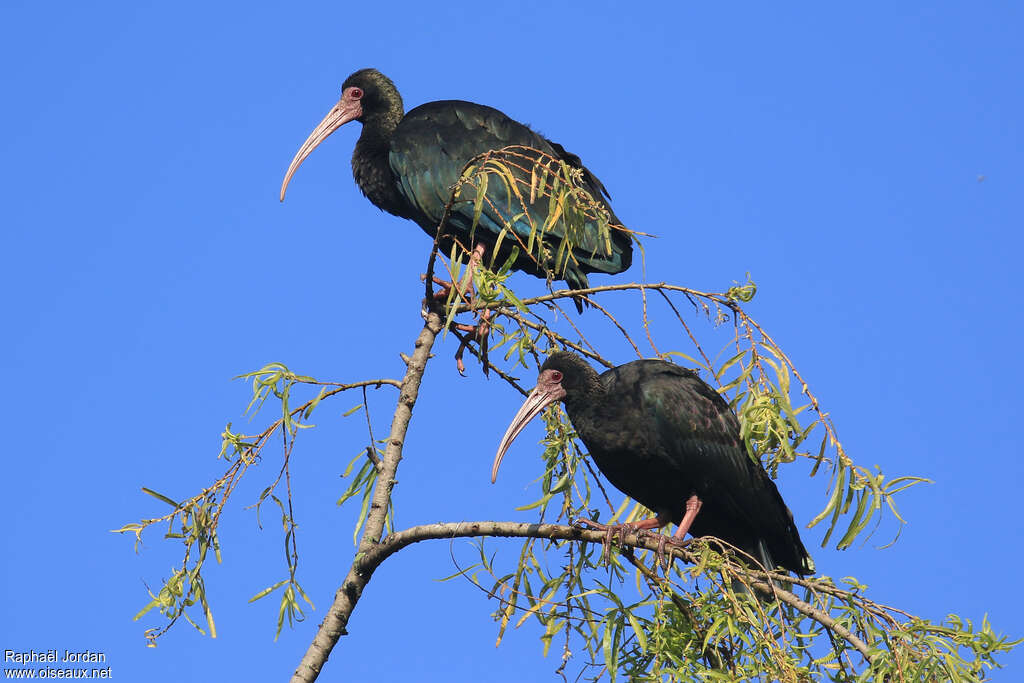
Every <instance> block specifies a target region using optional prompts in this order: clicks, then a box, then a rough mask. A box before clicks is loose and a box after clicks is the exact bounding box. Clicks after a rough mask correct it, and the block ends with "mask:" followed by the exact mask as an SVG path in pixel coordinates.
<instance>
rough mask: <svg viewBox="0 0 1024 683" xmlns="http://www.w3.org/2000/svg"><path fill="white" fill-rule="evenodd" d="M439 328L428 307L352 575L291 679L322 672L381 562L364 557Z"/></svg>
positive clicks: (380, 525)
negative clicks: (370, 561) (374, 561)
mask: <svg viewBox="0 0 1024 683" xmlns="http://www.w3.org/2000/svg"><path fill="white" fill-rule="evenodd" d="M440 331H441V318H440V317H439V316H438V315H437V314H436V313H428V314H427V319H426V323H425V324H424V325H423V329H422V330H421V331H420V334H419V337H418V338H417V339H416V348H415V351H414V352H413V354H412V357H411V358H410V359H409V363H408V367H407V369H406V372H405V377H404V378H403V379H402V383H401V393H400V394H399V397H398V404H397V406H396V407H395V416H394V419H393V421H392V422H391V433H390V434H389V435H388V441H387V446H386V448H385V449H384V457H383V458H382V459H381V460H382V467H381V469H380V471H379V473H378V475H377V483H376V485H375V487H374V491H373V498H372V501H371V504H370V511H369V513H368V514H367V516H366V525H365V526H364V527H363V535H362V538H361V539H360V540H359V550H358V551H357V553H356V558H355V561H354V562H353V563H352V567H351V568H350V569H349V572H348V576H346V577H345V580H344V581H343V582H342V584H341V588H339V589H338V592H337V593H335V595H334V603H333V604H332V605H331V607H330V608H329V609H328V610H327V616H326V617H325V618H324V620H323V622H321V624H320V628H319V629H318V630H317V633H316V636H315V637H314V638H313V642H312V643H311V644H310V646H309V649H308V650H307V651H306V654H305V655H304V656H303V657H302V661H301V662H300V663H299V666H298V668H297V669H296V670H295V673H294V674H293V675H292V682H293V683H299V682H301V683H308V682H309V681H315V680H316V678H317V676H319V675H320V670H321V668H323V665H324V663H325V662H326V661H327V657H328V656H329V655H330V654H331V650H332V649H334V646H335V645H336V644H337V642H338V639H339V638H340V637H341V636H343V635H345V633H346V630H345V627H346V626H347V625H348V620H349V617H350V616H351V615H352V610H353V609H355V606H356V603H357V602H358V601H359V597H360V596H361V595H362V593H363V589H364V588H365V587H366V584H367V582H369V580H370V577H371V576H372V575H373V570H374V569H376V567H377V565H379V564H380V563H379V562H378V563H377V564H371V563H368V562H367V561H366V557H367V556H368V555H370V554H371V553H373V552H374V551H375V549H376V548H377V547H378V546H379V540H380V537H381V534H382V532H383V530H384V522H385V520H386V519H387V510H388V505H389V503H390V499H391V490H392V488H393V487H394V485H395V473H396V471H397V470H398V463H399V462H400V461H401V460H402V448H403V446H404V445H405V433H406V431H407V430H408V428H409V420H410V419H411V418H412V409H413V406H414V405H415V404H416V398H417V396H418V395H419V389H420V381H421V380H422V379H423V372H424V370H425V369H426V364H427V360H428V358H429V356H430V349H431V348H432V347H433V345H434V340H435V339H436V338H437V334H438V332H440Z"/></svg>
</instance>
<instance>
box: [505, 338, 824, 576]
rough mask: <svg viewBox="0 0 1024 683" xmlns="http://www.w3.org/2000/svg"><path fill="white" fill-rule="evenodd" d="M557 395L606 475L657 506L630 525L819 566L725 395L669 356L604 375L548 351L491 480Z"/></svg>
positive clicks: (804, 567)
mask: <svg viewBox="0 0 1024 683" xmlns="http://www.w3.org/2000/svg"><path fill="white" fill-rule="evenodd" d="M555 401H562V402H563V403H564V404H565V410H566V412H567V413H568V415H569V419H570V420H571V421H572V425H573V427H574V428H575V430H576V432H577V434H579V437H580V439H581V440H582V441H583V443H584V444H585V445H586V447H587V449H588V450H589V451H590V456H591V457H592V458H593V459H594V462H596V463H597V466H598V468H599V469H600V470H601V472H602V473H604V475H605V476H606V477H608V480H609V481H610V482H611V483H612V484H614V485H615V487H616V488H618V489H620V490H621V491H622V492H623V493H625V494H626V495H628V496H630V497H631V498H633V499H634V500H637V501H639V502H640V503H642V504H643V505H644V506H646V507H647V508H648V509H650V510H652V511H653V512H654V513H655V514H656V515H657V516H656V517H654V518H653V519H645V520H640V521H638V522H634V523H633V524H632V525H631V526H632V527H633V528H635V529H654V528H658V527H662V526H665V525H666V524H668V523H669V522H674V523H675V524H678V525H679V527H678V528H677V529H676V532H675V534H674V538H676V539H682V537H683V536H684V535H685V534H686V533H687V531H689V532H690V533H691V534H692V535H693V536H695V537H697V536H715V537H717V538H720V539H722V540H723V541H726V542H728V543H730V544H732V545H733V546H735V547H736V548H738V549H739V550H741V551H743V552H744V553H745V554H746V555H748V556H749V557H750V558H753V559H754V560H755V561H756V562H758V563H759V564H761V565H763V566H764V567H765V568H767V569H774V568H775V567H779V566H781V567H784V568H785V569H788V570H790V571H792V572H794V573H796V574H800V575H805V574H813V573H814V563H813V561H812V560H811V558H810V556H808V554H807V551H806V550H805V549H804V545H803V543H802V542H801V541H800V534H799V533H798V532H797V529H796V526H795V525H794V523H793V514H792V513H791V512H790V511H789V508H787V507H786V504H785V503H784V502H783V500H782V496H781V495H779V490H778V488H776V486H775V482H773V481H772V480H771V477H769V476H768V473H767V472H765V471H764V469H763V468H762V467H761V466H760V465H759V464H757V463H755V462H754V461H753V460H751V459H750V458H749V457H748V456H747V453H746V450H745V449H744V447H743V444H742V442H741V441H740V425H739V421H738V420H737V419H736V415H735V414H734V413H733V412H732V410H731V409H730V408H729V404H728V403H726V402H725V400H724V399H723V398H722V397H721V395H719V393H718V392H717V391H715V390H714V389H712V388H711V387H710V386H708V385H707V384H706V383H704V382H703V381H702V380H701V379H700V377H698V376H697V374H696V373H695V372H693V371H691V370H687V369H685V368H681V367H679V366H677V365H673V364H672V363H668V362H665V361H661V360H637V361H633V362H632V363H626V364H625V365H620V366H619V367H617V368H613V369H611V370H608V371H607V372H604V373H602V374H600V375H598V374H597V371H595V370H594V369H593V368H592V367H591V366H590V365H589V364H588V363H586V362H585V361H584V360H583V359H581V358H580V357H579V356H577V355H575V354H572V353H567V352H564V351H560V352H557V353H554V354H552V355H551V356H550V357H549V358H548V359H547V361H545V363H544V364H543V365H542V366H541V369H540V377H539V378H538V379H537V388H536V389H534V390H533V392H532V393H530V395H529V397H528V398H527V399H526V401H525V402H524V403H523V406H522V408H520V409H519V412H518V413H517V414H516V416H515V417H514V418H513V419H512V423H511V424H510V425H509V428H508V431H506V432H505V436H504V437H503V438H502V440H501V444H500V445H499V446H498V454H497V456H496V457H495V459H494V467H493V468H492V470H491V482H492V483H493V482H494V480H495V479H496V478H497V476H498V467H499V465H500V464H501V460H502V458H503V457H504V455H505V452H506V451H507V450H508V447H509V445H510V444H511V443H512V441H513V439H515V438H516V436H517V435H518V434H519V432H520V431H522V429H523V427H525V426H526V424H527V423H528V422H529V421H530V420H531V419H533V418H534V417H535V416H537V415H538V414H540V412H541V411H542V410H543V409H544V408H545V407H546V406H548V405H549V404H551V403H554V402H555ZM587 523H588V525H591V526H596V527H598V528H606V529H607V528H610V527H607V526H605V525H599V524H596V523H593V522H587Z"/></svg>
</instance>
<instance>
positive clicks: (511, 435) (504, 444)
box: [491, 351, 597, 484]
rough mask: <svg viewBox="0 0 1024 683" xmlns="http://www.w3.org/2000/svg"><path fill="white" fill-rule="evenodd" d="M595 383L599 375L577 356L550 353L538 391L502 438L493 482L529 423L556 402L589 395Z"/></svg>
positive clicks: (495, 458)
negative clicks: (507, 452) (507, 455)
mask: <svg viewBox="0 0 1024 683" xmlns="http://www.w3.org/2000/svg"><path fill="white" fill-rule="evenodd" d="M596 381H597V372H595V371H594V369H593V368H592V367H590V366H589V365H588V364H587V363H586V361H584V360H583V359H582V358H580V357H579V356H577V355H576V354H574V353H569V352H567V351H558V352H557V353H553V354H551V356H549V357H548V359H547V360H546V361H544V364H543V365H542V366H540V376H539V377H537V386H536V388H535V389H534V390H533V391H531V392H530V395H529V396H527V397H526V401H524V402H523V405H522V407H520V408H519V412H518V413H516V416H515V417H513V418H512V422H511V424H509V426H508V429H507V430H506V431H505V436H503V437H502V438H501V443H500V444H499V445H498V454H497V455H496V456H495V457H494V465H493V466H492V467H491V483H492V484H493V483H494V481H495V480H496V479H497V478H498V468H499V467H500V466H501V460H502V458H504V457H505V453H506V451H508V448H509V446H511V445H512V442H513V441H515V438H516V437H517V436H519V432H521V431H523V428H524V427H526V425H527V424H528V423H529V422H530V420H532V419H533V418H535V417H537V415H539V414H540V413H541V411H543V410H544V409H545V408H547V407H548V406H549V405H551V404H552V403H554V402H555V401H565V400H572V399H573V398H575V397H577V396H579V395H581V394H583V393H586V392H587V390H588V388H591V387H593V386H594V385H595V383H596Z"/></svg>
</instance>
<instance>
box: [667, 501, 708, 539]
mask: <svg viewBox="0 0 1024 683" xmlns="http://www.w3.org/2000/svg"><path fill="white" fill-rule="evenodd" d="M703 504H704V503H702V502H701V500H700V498H698V497H697V496H696V495H692V496H690V497H689V499H687V501H686V514H684V515H683V520H682V521H681V522H679V527H678V528H677V529H676V532H675V533H674V534H672V538H675V539H678V540H680V541H681V540H683V536H685V535H686V532H687V531H689V530H690V525H692V524H693V520H695V519H697V513H698V512H700V507H701V505H703Z"/></svg>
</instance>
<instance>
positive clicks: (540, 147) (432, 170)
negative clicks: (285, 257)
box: [281, 69, 632, 308]
mask: <svg viewBox="0 0 1024 683" xmlns="http://www.w3.org/2000/svg"><path fill="white" fill-rule="evenodd" d="M349 121H359V122H360V123H362V124H363V130H362V134H361V135H360V136H359V141H358V142H356V146H355V152H354V153H353V154H352V174H353V175H354V176H355V180H356V184H357V185H358V186H359V189H360V190H362V192H363V194H365V195H366V197H367V198H368V199H369V200H370V201H371V202H373V203H374V204H375V205H376V206H377V207H378V208H380V209H382V210H384V211H387V212H388V213H391V214H394V215H396V216H400V217H402V218H408V219H410V220H412V221H415V222H416V223H417V224H419V226H420V227H421V228H423V229H424V230H425V231H426V232H427V233H428V234H429V235H431V236H433V235H435V234H436V232H437V228H438V224H439V223H440V222H441V220H442V218H443V216H444V211H445V205H446V204H447V202H448V201H449V197H450V194H451V188H452V186H453V185H454V184H455V183H456V181H457V180H458V179H459V174H460V173H461V172H462V171H463V168H464V167H465V165H466V164H467V162H469V161H470V160H471V159H473V158H474V157H476V156H477V155H479V154H483V153H485V152H488V151H491V150H498V149H502V148H507V147H510V146H516V150H518V151H517V152H516V155H517V157H521V158H522V159H525V161H526V163H525V164H521V163H506V166H507V168H508V169H509V170H510V172H511V173H512V175H513V176H514V177H515V179H516V181H517V183H518V187H519V189H520V192H521V195H522V196H523V198H524V202H525V203H526V204H527V205H528V206H527V207H525V208H526V209H527V210H526V211H525V212H524V211H523V209H522V208H520V206H519V203H518V198H514V197H513V198H512V203H510V197H509V191H508V189H509V185H508V184H507V183H503V182H499V181H498V180H491V182H489V183H488V186H487V191H486V201H484V202H483V206H482V213H481V214H480V215H479V216H478V217H477V221H478V223H477V225H476V226H475V229H474V209H475V207H474V201H473V200H474V197H470V198H469V199H462V200H460V201H457V202H456V203H455V204H454V205H453V206H452V211H451V216H450V218H449V222H448V225H447V227H446V229H445V233H444V234H445V235H449V236H450V237H453V238H456V239H459V240H460V241H461V243H462V244H463V246H464V247H465V249H466V250H467V252H470V251H472V252H474V254H475V257H476V258H480V257H482V255H483V254H484V252H490V253H491V257H492V262H493V263H494V264H496V265H499V266H500V265H502V264H504V263H505V262H506V260H507V259H508V258H509V257H510V255H511V254H512V248H513V246H515V245H518V246H519V255H518V258H517V259H516V261H515V262H514V263H513V268H515V269H517V270H522V271H525V272H528V273H531V274H533V275H536V276H538V277H543V278H547V277H549V276H550V275H551V274H555V277H554V278H553V279H556V280H565V281H566V282H567V283H568V284H569V286H570V287H571V288H573V289H579V288H583V287H587V286H589V285H588V282H587V276H586V273H592V272H602V273H610V274H614V273H620V272H622V271H624V270H626V269H627V268H629V265H630V261H631V259H632V244H631V241H630V236H629V235H628V234H627V232H626V231H625V230H624V229H616V228H615V227H613V228H612V229H610V230H608V229H607V227H606V226H607V224H609V223H610V224H612V225H613V226H619V228H621V224H620V221H619V219H618V218H617V217H616V216H615V214H614V213H613V212H612V209H611V206H610V205H609V204H608V199H609V197H608V193H607V191H606V190H605V188H604V185H602V184H601V181H600V180H598V179H597V177H596V176H594V174H593V173H591V172H590V171H589V170H588V169H587V168H586V167H585V166H584V165H583V163H582V162H581V161H580V158H579V157H578V156H576V155H575V154H571V153H569V152H567V151H566V150H565V149H564V148H563V147H562V146H561V145H559V144H557V143H555V142H552V141H550V140H548V139H546V138H544V137H543V136H542V135H540V134H538V133H536V132H534V131H533V130H531V129H530V128H528V127H527V126H525V125H523V124H521V123H519V122H517V121H513V120H512V119H510V118H509V117H508V116H506V115H505V114H503V113H501V112H500V111H498V110H497V109H492V108H491V107H486V106H484V105H482V104H474V103H472V102H462V101H459V100H442V101H439V102H429V103H427V104H422V105H420V106H418V107H416V108H415V109H413V110H412V111H410V112H408V113H405V110H404V106H403V104H402V97H401V95H399V94H398V90H397V89H396V88H395V85H394V83H392V82H391V80H390V79H389V78H388V77H387V76H385V75H384V74H382V73H380V72H379V71H377V70H376V69H361V70H359V71H356V72H355V73H354V74H352V75H351V76H349V77H348V78H347V79H346V80H345V82H344V83H343V84H342V86H341V100H339V101H338V103H337V104H336V105H334V107H333V108H332V109H331V110H330V112H329V113H328V114H327V116H325V117H324V119H323V121H321V122H320V124H319V125H318V126H317V127H316V128H315V129H314V130H313V132H312V133H311V134H310V136H309V137H308V138H307V139H306V141H305V142H304V143H303V144H302V147H300V148H299V151H298V152H297V153H296V154H295V158H294V159H292V162H291V165H290V166H289V167H288V171H287V173H286V174H285V178H284V182H283V183H282V185H281V201H284V194H285V190H286V189H287V188H288V182H289V181H290V180H291V178H292V175H293V174H294V173H295V171H296V169H298V167H299V165H300V164H301V163H302V162H303V160H304V159H305V158H306V157H307V156H309V154H310V153H311V152H312V151H313V150H314V149H315V148H316V147H317V145H319V144H320V143H321V142H323V141H324V139H326V138H327V136H329V135H330V134H331V133H333V132H334V131H335V130H337V129H338V128H340V127H341V126H342V125H343V124H345V123H347V122H349ZM523 155H525V156H523ZM538 159H547V160H550V161H554V162H557V161H558V160H560V161H563V162H565V163H566V164H567V165H568V166H569V167H570V168H571V169H575V171H574V175H576V176H577V178H578V181H577V182H578V183H579V184H580V185H581V186H582V187H583V188H584V189H586V190H587V192H588V193H589V194H590V195H591V196H592V197H593V199H594V200H596V204H595V205H594V206H592V207H591V209H594V207H596V211H599V212H601V213H603V220H597V219H596V218H595V216H596V214H595V213H594V211H593V210H591V212H590V213H589V214H588V216H586V217H583V213H581V212H576V213H575V214H574V215H575V216H576V217H577V218H578V220H576V221H575V223H574V224H573V225H567V219H566V217H565V215H566V213H567V212H566V211H565V210H564V208H565V207H562V208H556V207H554V206H553V203H552V202H550V201H549V199H550V198H549V197H547V196H542V195H541V194H540V193H535V194H536V196H534V197H533V198H531V197H530V188H531V183H532V184H533V185H536V184H537V177H536V176H537V175H541V172H540V171H537V172H535V173H533V174H532V175H531V169H533V168H535V167H534V166H533V163H534V162H536V161H537V160H538ZM503 161H504V162H509V159H508V158H507V157H506V158H503ZM544 175H546V173H545V174H544ZM513 194H514V193H513ZM569 201H572V200H571V199H570V200H569ZM509 206H511V207H512V211H511V215H505V216H504V217H503V215H502V214H503V213H504V212H505V211H507V207H509ZM502 207H506V209H502ZM549 210H550V211H551V212H552V214H551V218H550V220H549V213H548V212H549ZM556 214H557V215H556ZM510 219H511V220H510ZM507 223H511V226H510V227H511V228H512V232H513V233H514V234H506V235H505V236H504V237H503V238H501V239H500V240H499V235H500V234H501V232H502V230H503V228H504V227H505V226H506V224H507ZM531 224H532V225H533V226H534V228H537V227H545V226H546V230H545V236H544V245H543V247H542V246H541V244H540V240H536V239H533V240H531V238H530V234H531ZM602 227H603V228H604V234H603V235H602V234H601V233H602ZM567 231H568V232H569V233H570V238H571V242H572V244H573V245H574V249H573V250H572V252H571V258H569V259H568V263H565V258H564V253H563V255H562V257H561V259H560V260H559V261H558V264H555V261H554V259H555V258H556V257H557V256H558V254H557V253H556V252H557V250H558V247H559V246H560V243H561V241H562V239H563V237H565V235H566V233H567ZM471 233H472V234H471ZM535 236H536V235H535ZM498 242H500V246H499V248H498V252H497V253H494V251H493V250H494V247H495V245H496V243H498ZM442 246H444V247H445V252H444V253H448V252H447V248H448V246H450V245H447V246H446V245H442ZM527 247H530V248H532V256H531V251H530V250H528V249H527ZM563 265H564V267H563ZM549 271H550V273H549ZM577 307H578V308H579V307H580V304H579V302H577Z"/></svg>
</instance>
